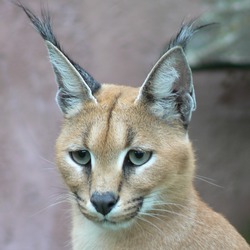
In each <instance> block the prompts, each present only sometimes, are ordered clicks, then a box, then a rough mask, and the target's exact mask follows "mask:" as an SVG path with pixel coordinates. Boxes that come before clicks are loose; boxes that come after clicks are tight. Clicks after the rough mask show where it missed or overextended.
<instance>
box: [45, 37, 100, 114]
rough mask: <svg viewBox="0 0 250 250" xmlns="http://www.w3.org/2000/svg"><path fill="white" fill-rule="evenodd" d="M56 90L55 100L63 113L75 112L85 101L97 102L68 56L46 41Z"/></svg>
mask: <svg viewBox="0 0 250 250" xmlns="http://www.w3.org/2000/svg"><path fill="white" fill-rule="evenodd" d="M46 45H47V48H48V52H49V58H50V62H51V64H52V66H53V69H54V72H55V75H56V80H57V83H58V87H59V88H58V91H57V95H56V101H57V103H58V106H59V107H60V108H61V110H62V112H63V113H64V114H65V115H69V116H70V115H71V114H74V113H76V112H77V111H78V110H79V108H80V107H81V106H82V105H83V104H84V102H87V101H93V102H97V101H96V99H95V97H94V96H93V94H92V90H91V89H90V87H89V86H88V84H87V83H86V81H85V80H84V79H83V77H82V76H81V75H80V73H79V71H78V70H77V69H76V68H75V67H74V65H73V64H72V63H71V62H70V61H69V60H68V58H67V57H66V56H65V55H64V54H63V53H62V52H61V51H60V50H59V49H57V47H55V46H54V45H53V44H52V43H51V42H49V41H46Z"/></svg>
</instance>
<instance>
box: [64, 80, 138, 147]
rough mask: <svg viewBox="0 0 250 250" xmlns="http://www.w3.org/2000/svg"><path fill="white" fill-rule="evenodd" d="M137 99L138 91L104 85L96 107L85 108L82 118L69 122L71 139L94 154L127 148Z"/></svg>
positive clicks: (86, 105)
mask: <svg viewBox="0 0 250 250" xmlns="http://www.w3.org/2000/svg"><path fill="white" fill-rule="evenodd" d="M137 95H138V89H136V88H132V87H126V86H116V85H103V86H102V89H101V90H100V91H99V92H98V93H97V94H96V95H95V97H96V99H97V103H98V104H97V105H96V104H93V103H90V104H88V103H87V104H85V105H84V107H83V109H82V111H81V112H80V113H79V115H77V116H75V117H73V118H69V119H68V120H67V121H66V129H67V130H68V133H69V134H71V139H72V140H74V141H75V143H76V144H83V146H86V147H87V148H90V149H92V150H98V149H100V148H102V149H103V148H104V147H106V148H108V147H113V148H114V147H116V148H117V149H118V148H121V147H125V146H126V144H128V140H130V138H131V135H132V132H131V125H130V124H131V122H132V120H131V115H132V114H133V113H135V109H136V106H137V105H135V99H136V97H137ZM118 144H119V145H118Z"/></svg>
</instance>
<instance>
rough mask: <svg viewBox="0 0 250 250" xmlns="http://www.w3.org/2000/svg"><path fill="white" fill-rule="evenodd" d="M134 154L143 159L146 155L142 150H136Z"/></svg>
mask: <svg viewBox="0 0 250 250" xmlns="http://www.w3.org/2000/svg"><path fill="white" fill-rule="evenodd" d="M134 154H135V157H136V158H137V159H141V158H142V157H143V156H144V153H143V152H141V151H135V152H134Z"/></svg>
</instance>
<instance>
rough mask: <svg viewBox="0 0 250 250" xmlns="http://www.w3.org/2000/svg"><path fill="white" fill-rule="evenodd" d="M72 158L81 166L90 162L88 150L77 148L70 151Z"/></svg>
mask: <svg viewBox="0 0 250 250" xmlns="http://www.w3.org/2000/svg"><path fill="white" fill-rule="evenodd" d="M70 156H71V158H72V160H73V161H74V162H75V163H77V164H78V165H81V166H86V165H88V164H90V161H91V156H90V153H89V151H88V150H77V151H72V152H70Z"/></svg>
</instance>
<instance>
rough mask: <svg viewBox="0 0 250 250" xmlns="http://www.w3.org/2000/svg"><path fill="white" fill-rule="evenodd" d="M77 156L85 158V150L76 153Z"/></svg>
mask: <svg viewBox="0 0 250 250" xmlns="http://www.w3.org/2000/svg"><path fill="white" fill-rule="evenodd" d="M78 156H79V157H80V158H84V157H85V156H86V151H85V150H82V151H78Z"/></svg>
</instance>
